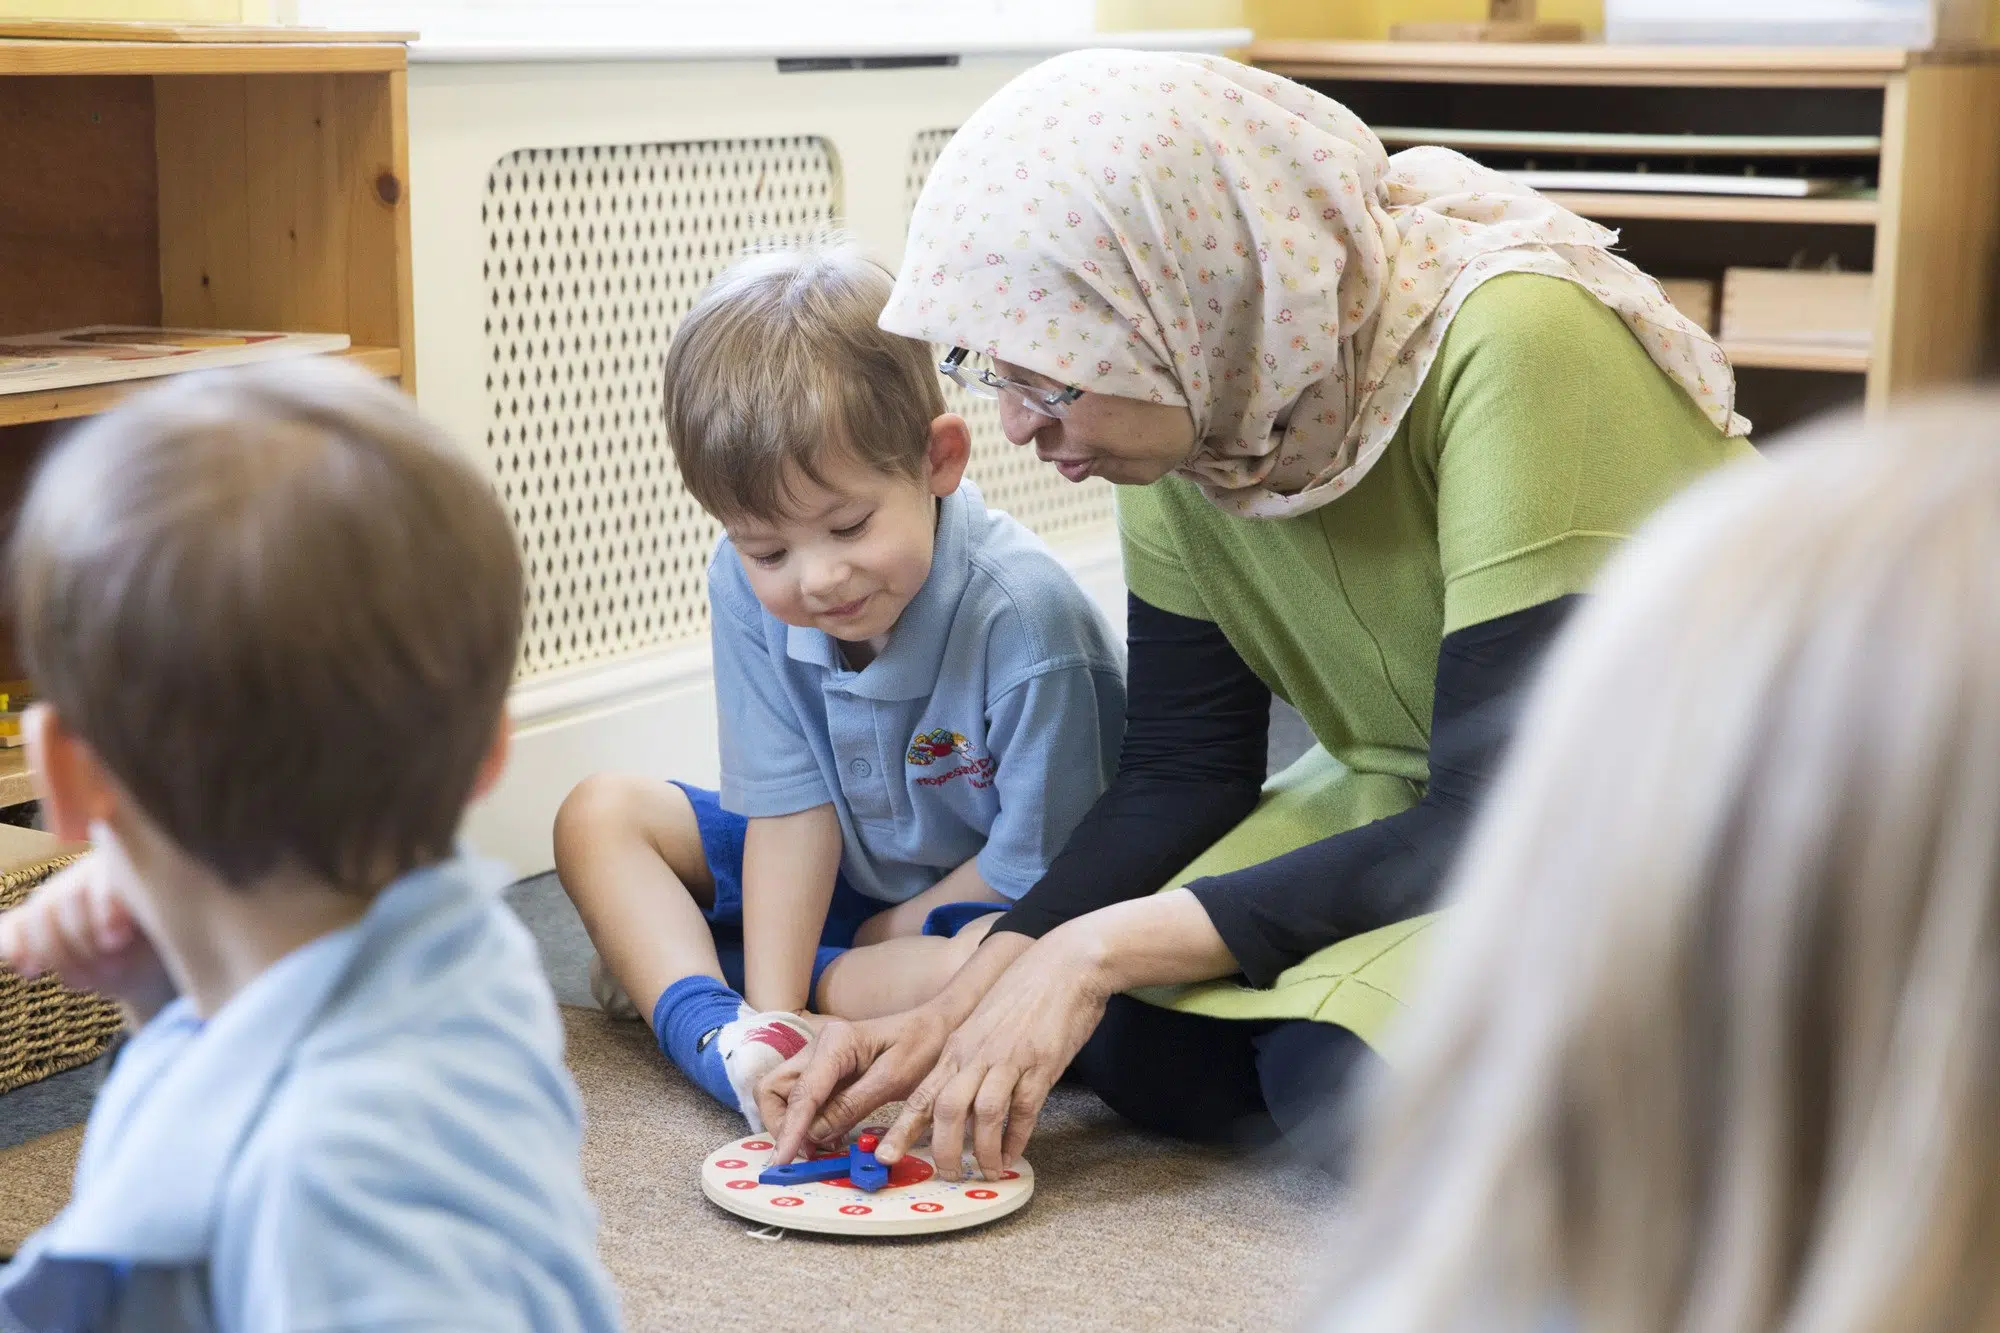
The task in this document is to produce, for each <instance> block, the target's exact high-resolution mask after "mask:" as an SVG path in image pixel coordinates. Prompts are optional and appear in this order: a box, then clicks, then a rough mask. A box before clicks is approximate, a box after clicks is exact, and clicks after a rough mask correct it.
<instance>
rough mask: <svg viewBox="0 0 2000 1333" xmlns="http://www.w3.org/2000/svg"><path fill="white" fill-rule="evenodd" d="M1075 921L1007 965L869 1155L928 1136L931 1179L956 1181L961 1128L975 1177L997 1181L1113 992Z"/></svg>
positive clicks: (885, 1154) (892, 1157)
mask: <svg viewBox="0 0 2000 1333" xmlns="http://www.w3.org/2000/svg"><path fill="white" fill-rule="evenodd" d="M1087 921H1088V918H1081V919H1079V920H1078V921H1076V922H1072V923H1071V924H1070V925H1068V926H1064V927H1062V928H1061V929H1059V930H1056V931H1054V932H1052V933H1051V934H1049V935H1048V936H1047V937H1046V938H1044V939H1043V940H1041V941H1040V942H1038V943H1037V944H1035V945H1034V946H1033V947H1032V948H1030V949H1029V950H1028V951H1027V952H1026V953H1024V954H1022V955H1021V957H1020V958H1019V959H1017V960H1016V961H1015V963H1014V964H1013V966H1012V967H1010V968H1008V969H1007V971H1006V973H1005V974H1004V975H1003V976H1002V977H1001V978H1000V980H999V981H998V982H997V983H996V984H995V985H994V986H993V987H992V989H990V990H989V991H988V992H987V993H986V998H985V999H984V1000H982V1001H980V1003H979V1007H978V1008H977V1009H975V1010H974V1011H973V1012H972V1016H971V1017H970V1018H968V1019H967V1020H966V1021H965V1022H964V1023H963V1024H961V1025H960V1026H959V1028H958V1031H957V1032H955V1033H953V1034H951V1037H950V1040H949V1041H946V1042H944V1043H943V1051H942V1054H940V1055H939V1056H938V1058H937V1063H936V1066H935V1067H934V1068H932V1069H931V1070H930V1075H929V1077H928V1078H925V1079H924V1080H923V1082H922V1083H921V1084H919V1085H917V1087H916V1090H915V1091H914V1092H910V1093H908V1100H907V1102H906V1103H905V1105H904V1108H903V1114H902V1115H901V1116H899V1117H897V1119H896V1123H895V1124H894V1125H893V1126H891V1128H890V1130H889V1132H888V1134H887V1135H886V1136H885V1137H884V1138H883V1140H882V1145H881V1147H879V1148H878V1149H876V1155H877V1156H878V1157H880V1158H881V1159H882V1160H883V1161H885V1162H894V1161H896V1160H898V1159H899V1158H901V1157H902V1155H903V1154H904V1153H905V1152H908V1151H909V1149H910V1147H911V1145H912V1144H914V1143H916V1142H917V1140H918V1139H919V1138H921V1137H922V1135H923V1133H924V1130H925V1129H926V1128H928V1129H929V1130H930V1132H931V1156H932V1158H933V1160H934V1161H935V1162H936V1163H937V1169H938V1174H939V1175H941V1176H943V1177H944V1178H945V1179H946V1180H957V1179H958V1178H959V1176H960V1174H961V1170H962V1167H961V1163H962V1160H963V1156H964V1149H965V1144H966V1138H967V1134H968V1131H969V1132H970V1138H971V1146H972V1151H973V1156H974V1158H975V1159H976V1160H977V1161H978V1163H979V1170H980V1173H981V1174H982V1175H983V1176H984V1177H985V1178H986V1179H988V1180H997V1179H999V1178H1000V1173H1001V1172H1002V1171H1003V1170H1005V1169H1006V1167H1007V1165H1008V1164H1009V1163H1010V1162H1012V1161H1013V1160H1014V1159H1015V1158H1017V1157H1019V1156H1020V1155H1021V1150H1022V1149H1023V1148H1024V1147H1026V1146H1027V1142H1028V1136H1029V1135H1031V1134H1033V1133H1034V1131H1035V1121H1036V1119H1037V1118H1038V1117H1039V1116H1040V1115H1041V1112H1042V1103H1043V1102H1044V1101H1046V1100H1047V1098H1048V1095H1049V1089H1051V1088H1053V1087H1054V1086H1055V1084H1056V1080H1057V1079H1059V1078H1061V1077H1062V1073H1063V1071H1064V1070H1065V1069H1067V1068H1069V1062H1070V1060H1071V1059H1072V1058H1074V1057H1075V1055H1076V1053H1077V1052H1078V1051H1079V1050H1081V1049H1082V1047H1083V1043H1084V1042H1086V1041H1088V1040H1089V1039H1090V1034H1091V1033H1092V1032H1093V1031H1095V1030H1096V1028H1097V1023H1098V1020H1099V1019H1101V1018H1102V1017H1103V1016H1104V1006H1105V1003H1106V1001H1107V1000H1109V999H1110V997H1111V994H1112V991H1111V990H1110V989H1107V988H1106V986H1105V984H1104V982H1103V980H1102V977H1103V968H1102V967H1101V966H1100V965H1099V964H1100V962H1101V960H1100V959H1099V958H1098V957H1096V956H1095V951H1094V943H1095V938H1096V937H1095V936H1094V935H1093V934H1092V932H1090V931H1089V930H1088V929H1087V928H1083V929H1077V927H1084V926H1085V923H1086V922H1087Z"/></svg>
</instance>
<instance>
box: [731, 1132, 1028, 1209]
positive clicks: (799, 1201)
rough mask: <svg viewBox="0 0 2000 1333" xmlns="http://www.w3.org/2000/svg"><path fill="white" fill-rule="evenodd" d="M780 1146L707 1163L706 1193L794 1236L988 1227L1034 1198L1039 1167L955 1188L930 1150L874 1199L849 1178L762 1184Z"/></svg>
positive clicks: (749, 1147)
mask: <svg viewBox="0 0 2000 1333" xmlns="http://www.w3.org/2000/svg"><path fill="white" fill-rule="evenodd" d="M865 1132H867V1133H872V1134H878V1135H879V1134H880V1133H882V1131H881V1130H879V1129H874V1130H868V1131H865ZM773 1147H774V1145H773V1144H772V1142H771V1140H770V1139H767V1138H763V1137H761V1136H754V1137H751V1138H747V1139H737V1140H735V1141H733V1142H730V1143H726V1144H724V1145H723V1146H722V1147H720V1148H717V1149H716V1150H715V1151H714V1152H713V1153H710V1154H709V1157H708V1160H707V1161H706V1162H704V1163H702V1167H701V1191H702V1193H703V1194H705V1195H707V1196H708V1198H709V1200H710V1201H711V1202H713V1203H715V1204H717V1205H719V1206H720V1207H723V1208H726V1209H728V1210H729V1211H730V1212H732V1213H735V1214H736V1215H738V1216H739V1217H747V1218H749V1219H750V1220H751V1221H753V1222H761V1223H764V1224H765V1225H768V1226H775V1227H783V1228H785V1229H786V1230H790V1231H827V1232H833V1233H835V1234H839V1235H848V1236H870V1235H872V1236H908V1235H916V1234H919V1233H922V1232H927V1231H956V1230H958V1229H959V1228H961V1227H976V1226H983V1225H984V1224H986V1223H988V1222H993V1221H997V1220H999V1219H1000V1218H1003V1217H1005V1216H1006V1215H1007V1214H1009V1213H1011V1212H1013V1211H1014V1210H1015V1209H1017V1208H1019V1207H1020V1206H1021V1205H1022V1204H1024V1203H1026V1202H1027V1201H1028V1196H1029V1195H1031V1194H1033V1193H1034V1192H1035V1172H1034V1168H1033V1167H1031V1166H1029V1165H1028V1164H1027V1163H1026V1162H1024V1161H1023V1162H1016V1163H1015V1164H1014V1166H1013V1168H1012V1169H1010V1170H1009V1171H1007V1172H1006V1174H1005V1175H1004V1176H1003V1177H1002V1178H1001V1179H999V1180H993V1181H985V1180H958V1181H952V1180H945V1179H943V1178H941V1177H940V1176H939V1175H938V1174H937V1168H936V1166H935V1165H933V1163H932V1159H931V1156H930V1153H929V1151H928V1150H925V1149H916V1150H913V1151H911V1152H910V1153H909V1155H908V1156H906V1157H904V1158H903V1160H902V1161H900V1162H898V1163H896V1164H895V1166H893V1167H891V1168H890V1169H889V1183H888V1184H887V1185H885V1186H883V1187H882V1188H881V1189H879V1190H876V1191H875V1192H874V1193H872V1194H871V1193H868V1192H867V1191H865V1190H861V1189H858V1188H856V1187H855V1186H854V1185H852V1184H850V1183H848V1181H847V1179H846V1178H845V1177H842V1178H841V1179H838V1180H825V1181H814V1182H812V1183H810V1184H804V1185H782V1186H780V1185H762V1184H759V1183H758V1181H757V1177H758V1175H759V1174H760V1173H761V1172H762V1171H763V1170H764V1168H765V1167H767V1166H769V1165H770V1164H771V1150H772V1148H773Z"/></svg>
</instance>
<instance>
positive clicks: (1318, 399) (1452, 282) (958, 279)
mask: <svg viewBox="0 0 2000 1333" xmlns="http://www.w3.org/2000/svg"><path fill="white" fill-rule="evenodd" d="M1616 241H1617V234H1616V233H1615V232H1611V231H1608V230H1606V229H1605V228H1603V227H1600V226H1598V225H1596V224H1595V223H1592V222H1587V221H1585V220H1584V219H1582V218H1580V217H1578V216H1576V215H1575V214H1574V213H1571V212H1569V211H1568V210H1566V209H1562V208H1559V207H1557V206H1556V205H1555V204H1552V203H1550V202H1549V201H1548V200H1547V199H1545V198H1543V197H1542V196H1541V195H1539V194H1536V193H1535V192H1534V191H1533V190H1530V189H1528V188H1526V187H1525V186H1521V185H1517V184H1515V183H1514V182H1512V181H1510V180H1508V179H1507V178H1506V177H1505V176H1502V175H1500V174H1498V173H1496V172H1492V171H1489V170H1487V169H1486V168H1484V167H1481V166H1479V165H1478V164H1477V163H1475V162H1473V161H1471V160H1470V159H1468V158H1465V157H1463V156H1461V155H1459V154H1457V153H1454V152H1450V151H1447V150H1445V149H1441V148H1416V149H1411V150H1410V151H1408V152H1404V153H1398V154H1397V155H1396V156H1394V157H1390V156H1389V155H1388V154H1387V153H1386V152H1385V151H1384V150H1383V148H1382V144H1381V142H1380V141H1379V140H1378V139H1376V137H1375V136H1374V134H1372V133H1371V132H1370V131H1369V129H1368V127H1367V126H1365V125H1363V124H1362V123H1361V122H1360V121H1359V120H1357V119H1356V118H1355V117H1354V116H1353V115H1352V114H1351V113H1350V112H1348V110H1347V109H1346V108H1345V107H1343V106H1341V105H1340V104H1339V103H1338V102H1335V101H1333V100H1332V99H1330V98H1327V97H1324V96H1322V95H1321V94H1319V93H1316V92H1314V91H1312V90H1311V89H1309V88H1306V87H1303V86H1301V85H1299V84H1296V83H1292V82H1290V81H1289V80H1286V79H1282V78H1279V77H1277V76H1275V75H1271V74H1266V73H1263V72H1261V71H1258V70H1254V69H1249V68H1247V67H1245V66H1242V65H1239V64H1236V63H1235V62H1233V61H1230V60H1225V59H1223V58H1221V57H1219V56H1205V55H1175V54H1153V53H1146V52H1135V51H1082V52H1077V53H1075V54H1072V55H1066V56H1060V57H1058V58H1056V59H1054V60H1050V61H1048V62H1046V63H1044V64H1042V65H1039V66H1037V67H1036V68H1034V69H1032V70H1030V71H1028V72H1027V73H1026V74H1023V75H1022V76H1021V77H1020V78H1018V79H1015V80H1014V81H1013V82H1012V83H1010V84H1008V85H1007V87H1005V88H1003V89H1002V90H1001V91H1000V92H999V93H997V94H995V96H994V97H993V98H992V99H991V100H990V101H988V102H987V103H986V105H985V106H983V107H981V108H980V109H979V111H978V112H977V113H975V114H974V115H973V117H972V118H971V119H970V120H969V121H967V122H966V124H965V125H964V126H963V127H962V128H961V129H960V130H959V132H958V134H957V135H956V136H955V137H954V138H953V139H952V141H951V143H950V145H949V146H947V147H946V149H945V151H944V154H943V156H942V157H941V158H940V159H939V160H938V164H937V166H936V168H935V169H934V170H933V171H932V172H931V177H930V180H929V182H928V183H927V184H926V185H925V187H924V192H923V196H922V198H921V199H920V200H919V201H918V204H917V210H916V214H915V216H914V218H913V219H912V221H911V225H910V238H909V244H908V247H907V249H906V250H905V253H904V260H903V268H902V272H901V274H900V275H899V276H898V278H897V281H896V289H895V293H894V295H893V296H891V297H890V300H889V305H888V308H887V309H886V310H885V311H883V314H882V327H883V328H885V329H888V330H889V331H891V332H894V333H900V334H904V335H907V336H909V337H914V338H923V339H925V340H927V341H930V342H933V343H938V344H942V345H945V346H949V347H964V348H968V349H970V350H972V351H974V352H983V353H985V354H987V355H990V356H997V357H999V358H1001V359H1003V360H1006V361H1009V362H1012V363H1014V364H1015V365H1018V366H1023V367H1026V368H1027V369H1029V370H1032V371H1035V372H1038V373H1039V374H1042V375H1046V376H1048V377H1050V378H1052V379H1055V380H1059V381H1061V382H1063V383H1065V384H1074V385H1077V386H1079V387H1081V388H1084V389H1086V390H1088V391H1090V392H1092V393H1104V394H1114V395H1118V396H1121V397H1127V398H1141V399H1150V400H1152V401H1155V402H1163V403H1180V404H1185V405H1186V406H1187V408H1188V410H1189V412H1190V413H1191V414H1192V415H1193V417H1194V423H1195V431H1196V436H1197V439H1198V441H1199V443H1198V445H1197V447H1196V450H1195V453H1194V456H1193V457H1192V458H1190V459H1189V460H1188V462H1187V463H1186V464H1185V465H1184V466H1183V468H1182V472H1183V474H1184V475H1186V476H1189V477H1191V478H1192V479H1193V480H1194V481H1195V482H1196V483H1198V484H1199V485H1200V486H1201V488H1202V489H1203V491H1205V492H1206V493H1207V495H1208V496H1209V498H1210V499H1211V500H1213V501H1214V502H1215V503H1216V504H1218V505H1220V506H1222V507H1223V508H1224V509H1227V510H1229V511H1231V512H1233V513H1237V514H1246V515H1255V516H1258V517H1284V516H1288V515H1292V514H1299V513H1304V512H1306V511H1307V510H1311V509H1315V508H1318V507H1319V506H1320V505H1323V504H1326V503H1328V502H1329V501H1332V500H1334V499H1337V498H1338V497H1340V496H1341V495H1343V494H1345V493H1346V492H1347V490H1348V489H1350V488H1351V487H1352V486H1353V485H1354V484H1355V483H1356V482H1357V481H1359V480H1360V479H1361V477H1362V476H1363V474H1365V473H1366V472H1367V471H1368V469H1369V467H1370V466H1372V465H1373V464H1374V462H1375V460H1376V459H1377V458H1379V457H1380V456H1381V454H1382V451H1383V449H1384V448H1385V447H1386V446H1387V445H1388V442H1389V439H1390V437H1391V436H1393V435H1394V434H1395V432H1396V427H1397V425H1398V424H1399V423H1400V422H1401V421H1402V419H1403V415H1404V413H1406V412H1407V411H1408V410H1409V407H1410V402H1411V400H1412V399H1413V398H1415V396H1416V394H1417V390H1418V389H1419V388H1420V387H1421V386H1422V384H1423V382H1424V377H1425V376H1426V375H1427V374H1429V372H1430V368H1431V363H1432V361H1433V360H1434V359H1435V358H1436V356H1437V351H1438V345H1439V343H1440V342H1441V341H1442V340H1443V338H1444V333H1445V329H1446V327H1447V326H1449V325H1450V323H1451V321H1452V319H1453V317H1454V316H1456V315H1457V313H1458V310H1459V307H1460V306H1462V305H1463V304H1464V303H1465V299H1466V297H1468V296H1469V295H1471V294H1472V292H1473V290H1474V289H1476V288H1477V287H1478V286H1479V285H1480V284H1481V283H1482V282H1485V281H1486V280H1487V279H1489V278H1493V277H1496V276H1498V275H1499V274H1502V273H1543V274H1548V275H1550V276H1552V277H1558V278H1564V279H1567V280H1569V281H1571V282H1574V283H1577V284H1579V285H1580V286H1582V287H1584V288H1585V289H1586V290H1588V291H1589V292H1590V293H1591V294H1592V295H1594V296H1595V297H1597V299H1598V300H1600V301H1602V302H1603V303H1604V304H1605V305H1606V306H1608V307H1610V308H1611V309H1612V310H1614V311H1616V312H1617V313H1618V315H1619V317H1620V318H1622V319H1623V320H1624V321H1625V323H1626V325H1627V327H1629V328H1630V329H1631V330H1632V333H1633V335H1634V336H1635V337H1637V338H1638V339H1639V341H1640V343H1641V344H1642V345H1644V347H1645V348H1646V351H1647V352H1648V353H1650V354H1651V356H1652V358H1653V360H1654V361H1655V362H1657V363H1658V365H1659V367H1660V369H1661V370H1663V371H1665V372H1666V373H1667V374H1668V375H1669V376H1671V377H1672V378H1673V380H1674V381H1675V382H1676V383H1677V384H1679V385H1680V386H1681V388H1683V389H1685V390H1686V391H1687V393H1688V395H1689V396H1690V397H1691V398H1693V399H1694V401H1695V402H1696V404H1698V405H1699V406H1700V408H1701V410H1702V411H1703V413H1705V414H1706V415H1707V417H1708V418H1709V420H1711V421H1713V422H1714V423H1715V425H1716V426H1717V428H1718V429H1721V430H1724V431H1726V432H1728V433H1729V434H1732V435H1743V434H1747V433H1748V432H1749V429H1750V423H1749V422H1747V421H1745V420H1744V419H1743V418H1742V417H1740V416H1737V415H1736V413H1735V412H1734V410H1733V406H1734V400H1735V380H1734V376H1733V375H1732V374H1731V372H1730V368H1729V363H1728V360H1727V359H1726V358H1725V357H1724V356H1723V354H1722V350H1721V348H1719V347H1718V346H1717V345H1716V343H1715V341H1714V339H1712V338H1710V337H1709V336H1708V335H1707V334H1706V333H1704V332H1702V330H1701V329H1700V328H1699V327H1698V326H1697V325H1695V324H1693V323H1692V322H1690V321H1689V320H1687V319H1686V318H1685V317H1683V316H1682V315H1681V314H1680V313H1679V312H1677V311H1676V310H1675V309H1674V308H1673V306H1671V305H1670V304H1669V303H1668V302H1667V299H1666V297H1665V295H1664V294H1663V293H1662V292H1661V290H1660V285H1659V284H1658V283H1657V282H1655V281H1653V280H1652V279H1651V278H1649V277H1647V276H1646V275H1645V274H1643V273H1641V272H1639V270H1638V269H1636V268H1634V267H1633V266H1632V265H1630V264H1628V263H1626V262H1625V261H1624V260H1622V259H1619V258H1617V257H1616V256H1614V255H1612V254H1611V253H1610V250H1609V247H1610V246H1612V245H1613V244H1615V243H1616ZM1287 413H1289V415H1287ZM1281 419H1282V420H1283V422H1284V424H1283V425H1282V427H1281V426H1280V425H1279V422H1280V420H1281Z"/></svg>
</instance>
